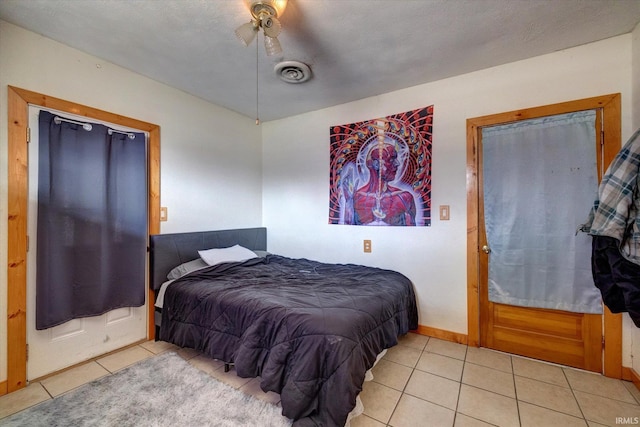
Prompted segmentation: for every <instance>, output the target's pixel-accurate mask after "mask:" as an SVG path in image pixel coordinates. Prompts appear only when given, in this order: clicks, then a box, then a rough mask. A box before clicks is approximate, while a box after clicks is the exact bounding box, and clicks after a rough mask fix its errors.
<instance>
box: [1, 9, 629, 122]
mask: <svg viewBox="0 0 640 427" xmlns="http://www.w3.org/2000/svg"><path fill="white" fill-rule="evenodd" d="M0 19H3V20H5V21H8V22H11V23H14V24H16V25H19V26H21V27H24V28H26V29H28V30H31V31H34V32H36V33H39V34H42V35H44V36H46V37H49V38H51V39H54V40H57V41H59V42H62V43H64V44H66V45H69V46H72V47H74V48H77V49H80V50H82V51H85V52H88V53H90V54H92V55H95V56H97V57H100V58H102V59H104V60H107V61H110V62H112V63H114V64H118V65H120V66H122V67H125V68H127V69H130V70H132V71H135V72H137V73H140V74H143V75H145V76H148V77H150V78H152V79H155V80H157V81H160V82H163V83H166V84H168V85H170V86H173V87H176V88H179V89H181V90H183V91H185V92H188V93H191V94H193V95H196V96H198V97H201V98H203V99H205V100H207V101H210V102H212V103H215V104H218V105H221V106H223V107H226V108H228V109H231V110H234V111H237V112H239V113H241V114H244V115H246V116H248V117H252V118H253V117H255V115H256V41H254V42H253V44H252V45H250V46H249V47H248V48H247V47H244V46H243V45H242V44H241V43H240V42H239V40H238V39H237V38H236V36H235V34H234V30H235V28H236V27H238V26H239V25H241V24H243V23H245V22H248V21H249V19H250V14H249V12H248V10H247V8H246V6H245V4H244V2H243V1H242V0H132V1H125V0H84V1H80V0H0ZM281 22H282V25H283V30H282V33H281V34H280V36H279V37H278V38H279V40H280V42H281V44H282V48H283V54H282V55H281V56H280V57H278V58H275V59H274V58H273V57H267V56H266V55H265V53H264V46H263V43H262V34H260V36H259V37H260V39H258V40H257V41H258V45H259V47H260V52H259V56H258V64H259V73H258V76H259V80H258V85H259V94H260V95H259V100H260V103H259V109H260V118H261V120H263V121H265V120H273V119H278V118H282V117H288V116H292V115H295V114H299V113H303V112H307V111H313V110H317V109H320V108H324V107H329V106H333V105H337V104H342V103H345V102H349V101H354V100H357V99H362V98H366V97H369V96H374V95H378V94H382V93H386V92H390V91H393V90H397V89H401V88H406V87H410V86H414V85H418V84H422V83H426V82H430V81H435V80H440V79H444V78H447V77H451V76H455V75H460V74H463V73H468V72H471V71H476V70H480V69H484V68H488V67H492V66H495V65H500V64H505V63H508V62H513V61H517V60H521V59H525V58H529V57H533V56H537V55H541V54H545V53H550V52H554V51H557V50H561V49H566V48H569V47H573V46H578V45H581V44H585V43H589V42H593V41H596V40H601V39H605V38H608V37H613V36H617V35H620V34H625V33H629V32H631V31H632V30H633V29H634V27H635V25H636V24H637V23H638V22H640V0H386V1H384V0H289V4H288V6H287V9H286V10H285V12H284V14H283V16H282V17H281ZM282 60H297V61H302V62H304V63H306V64H308V65H309V66H310V67H311V69H312V71H313V77H312V78H311V80H309V81H307V82H306V83H301V84H289V83H285V82H283V81H281V80H279V78H278V77H277V76H276V74H275V73H274V71H273V69H274V65H275V64H276V63H278V62H280V61H282Z"/></svg>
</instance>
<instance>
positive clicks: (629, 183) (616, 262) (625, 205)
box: [580, 129, 640, 327]
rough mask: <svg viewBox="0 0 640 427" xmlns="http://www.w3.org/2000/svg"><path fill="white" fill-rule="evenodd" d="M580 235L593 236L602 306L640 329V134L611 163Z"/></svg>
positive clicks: (596, 272) (593, 255)
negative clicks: (620, 315)
mask: <svg viewBox="0 0 640 427" xmlns="http://www.w3.org/2000/svg"><path fill="white" fill-rule="evenodd" d="M580 230H581V231H583V232H587V233H589V234H591V235H592V236H593V251H592V258H591V264H592V270H593V279H594V283H595V285H596V286H597V287H598V289H600V292H601V294H602V300H603V301H604V303H605V304H606V305H607V307H608V308H609V310H611V312H613V313H620V312H628V313H629V316H630V317H631V319H632V320H633V322H634V323H635V325H636V326H638V327H640V129H638V130H637V131H636V132H635V133H634V134H633V136H632V137H631V138H630V139H629V141H628V142H627V143H626V144H625V145H624V147H622V149H621V150H620V152H619V153H618V154H617V155H616V157H615V158H614V160H613V162H611V165H610V166H609V168H608V169H607V171H606V173H605V175H604V177H603V178H602V181H601V182H600V186H599V188H598V198H597V200H596V201H595V203H594V206H593V209H592V210H591V212H590V214H589V219H588V220H587V222H586V223H585V224H583V225H582V226H581V227H580Z"/></svg>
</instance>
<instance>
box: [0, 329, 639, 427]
mask: <svg viewBox="0 0 640 427" xmlns="http://www.w3.org/2000/svg"><path fill="white" fill-rule="evenodd" d="M168 350H173V351H176V352H177V353H178V354H180V355H181V356H182V357H183V358H185V359H186V360H189V362H190V363H191V364H192V365H194V366H196V367H198V368H199V369H202V370H203V371H205V372H207V373H209V374H210V375H212V376H213V377H215V378H217V379H219V380H221V381H224V382H226V383H228V384H230V385H232V386H233V387H236V388H238V389H240V390H242V391H244V392H246V393H248V394H252V395H254V396H256V397H258V398H260V399H264V400H267V401H270V402H272V403H278V402H279V400H280V399H279V395H278V394H276V393H264V392H262V390H260V387H259V385H258V381H257V380H255V379H246V378H240V377H238V376H236V375H235V373H234V371H233V369H232V370H231V371H230V372H228V373H225V372H224V369H223V364H222V363H221V362H219V361H215V360H211V359H209V358H207V357H205V356H203V355H200V354H199V353H197V352H195V351H193V350H189V349H180V348H178V347H175V346H173V345H171V344H168V343H165V342H152V341H149V342H145V343H142V344H140V345H138V346H134V347H130V348H128V349H125V350H122V351H120V352H117V353H113V354H111V355H108V356H105V357H103V358H98V359H97V360H95V361H93V362H91V363H87V364H84V365H81V366H78V367H75V368H73V369H71V370H68V371H65V372H62V373H60V374H57V375H55V376H51V377H48V378H45V379H43V380H42V381H40V382H36V383H32V384H30V385H29V386H28V387H26V388H24V389H22V390H20V391H17V392H15V393H11V394H8V395H6V396H2V397H0V425H1V424H2V418H3V417H6V416H8V415H10V414H13V413H15V412H17V411H20V410H22V409H24V408H27V407H29V406H32V405H35V404H37V403H40V402H42V401H44V400H47V399H51V398H55V397H56V396H58V395H60V394H63V393H65V392H66V391H69V390H71V389H74V388H76V387H78V386H80V385H82V384H84V383H86V382H89V381H92V380H94V379H97V378H100V377H102V376H105V375H110V374H111V373H113V372H115V371H118V370H120V369H122V368H124V367H126V366H129V365H131V364H132V363H135V362H138V361H140V360H142V359H145V358H148V357H152V356H153V355H155V354H158V353H161V352H164V351H168ZM373 376H374V379H373V381H369V382H365V384H364V388H363V391H362V393H361V395H360V396H361V398H362V401H363V403H364V407H365V410H364V414H363V415H361V416H359V417H357V418H355V419H354V420H353V421H352V422H351V426H352V427H380V426H397V427H405V426H406V427H409V426H420V427H430V426H454V427H475V426H478V427H481V426H522V427H528V426H534V427H541V426H544V427H547V426H562V427H564V426H567V427H572V426H589V427H596V426H620V425H630V424H631V425H633V424H640V392H639V391H638V390H637V389H636V388H635V386H634V385H633V384H631V383H629V382H626V381H618V380H613V379H610V378H605V377H602V376H600V375H596V374H592V373H589V372H584V371H580V370H576V369H572V368H564V367H560V366H556V365H551V364H547V363H542V362H537V361H533V360H530V359H525V358H521V357H518V356H510V355H507V354H504V353H499V352H494V351H491V350H487V349H479V348H474V347H467V346H465V345H461V344H455V343H451V342H448V341H443V340H439V339H436V338H429V337H426V336H422V335H416V334H411V333H410V334H408V335H407V336H406V337H403V338H402V339H401V340H400V344H399V345H398V346H396V347H393V348H391V349H389V350H388V351H387V353H386V355H385V356H384V358H382V359H381V360H380V361H379V363H378V364H377V365H376V367H375V368H374V369H373Z"/></svg>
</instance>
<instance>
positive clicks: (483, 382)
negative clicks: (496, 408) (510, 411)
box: [462, 363, 516, 399]
mask: <svg viewBox="0 0 640 427" xmlns="http://www.w3.org/2000/svg"><path fill="white" fill-rule="evenodd" d="M462 382H463V383H464V384H468V385H472V386H474V387H478V388H481V389H484V390H487V391H492V392H494V393H498V394H502V395H503V396H507V397H512V398H514V399H515V398H516V389H515V386H514V384H513V375H512V374H510V373H507V372H502V371H496V370H495V369H491V368H487V367H485V366H481V365H475V364H473V363H465V364H464V372H463V374H462Z"/></svg>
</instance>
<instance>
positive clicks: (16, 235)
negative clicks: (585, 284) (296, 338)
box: [7, 86, 160, 392]
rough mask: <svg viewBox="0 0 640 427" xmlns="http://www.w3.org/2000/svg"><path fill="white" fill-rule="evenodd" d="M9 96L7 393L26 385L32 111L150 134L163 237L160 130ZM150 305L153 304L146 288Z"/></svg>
mask: <svg viewBox="0 0 640 427" xmlns="http://www.w3.org/2000/svg"><path fill="white" fill-rule="evenodd" d="M7 89H8V90H7V92H8V134H9V135H8V137H9V138H8V155H9V157H8V158H9V162H8V176H9V191H8V218H9V220H8V230H7V231H8V251H7V258H8V268H7V276H8V277H7V279H8V284H9V287H8V291H7V312H8V320H7V392H12V391H15V390H18V389H20V388H23V387H25V386H26V385H27V333H26V331H27V316H26V313H27V296H26V294H27V291H26V289H27V251H28V240H29V239H28V234H27V212H28V164H29V159H28V146H27V140H28V125H29V115H28V106H29V105H33V106H40V107H43V108H49V109H53V110H57V111H61V112H65V113H70V114H75V115H79V116H83V117H87V118H91V119H95V120H99V121H104V122H110V123H113V124H116V125H119V126H122V127H129V128H135V129H140V130H142V131H144V132H148V134H149V146H148V150H149V155H148V158H147V174H148V179H149V182H148V227H149V230H148V233H149V234H158V233H159V232H160V127H159V126H158V125H155V124H152V123H147V122H143V121H140V120H136V119H132V118H128V117H124V116H121V115H118V114H113V113H109V112H106V111H102V110H98V109H95V108H92V107H88V106H84V105H80V104H76V103H73V102H70V101H65V100H62V99H58V98H53V97H50V96H47V95H43V94H39V93H36V92H31V91H28V90H25V89H20V88H16V87H12V86H9V87H8V88H7ZM147 289H148V291H147V301H153V300H154V294H153V291H151V290H149V287H148V286H147ZM147 309H148V310H149V312H148V313H147V316H146V317H147V338H148V339H152V338H153V337H154V328H153V304H147Z"/></svg>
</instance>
